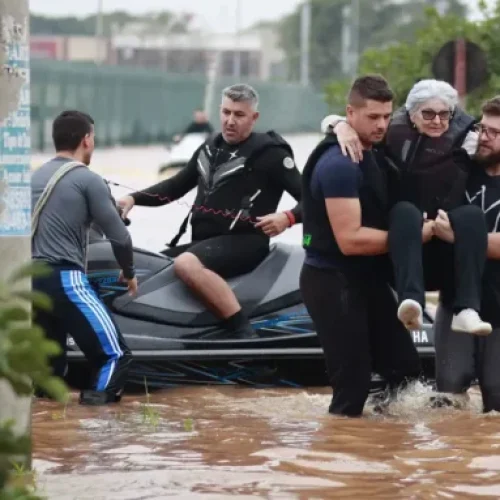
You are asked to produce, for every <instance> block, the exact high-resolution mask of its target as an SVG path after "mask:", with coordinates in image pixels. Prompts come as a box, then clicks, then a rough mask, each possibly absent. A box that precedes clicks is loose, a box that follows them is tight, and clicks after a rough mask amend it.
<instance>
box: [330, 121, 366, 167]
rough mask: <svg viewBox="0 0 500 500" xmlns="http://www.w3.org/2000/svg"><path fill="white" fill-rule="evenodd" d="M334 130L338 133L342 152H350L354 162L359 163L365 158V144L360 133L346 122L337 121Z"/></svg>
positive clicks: (345, 153)
mask: <svg viewBox="0 0 500 500" xmlns="http://www.w3.org/2000/svg"><path fill="white" fill-rule="evenodd" d="M334 132H335V133H336V134H337V139H338V141H339V145H340V149H341V150H342V154H343V155H344V156H347V154H349V156H350V158H351V160H352V161H353V162H355V163H359V162H360V161H361V160H362V159H363V145H362V144H361V141H360V140H359V135H358V133H357V132H356V131H355V130H354V129H353V128H352V127H351V126H350V125H349V124H348V123H346V122H339V123H337V125H335V130H334Z"/></svg>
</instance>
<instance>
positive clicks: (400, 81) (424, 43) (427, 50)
mask: <svg viewBox="0 0 500 500" xmlns="http://www.w3.org/2000/svg"><path fill="white" fill-rule="evenodd" d="M481 3H482V2H479V4H480V7H481ZM483 13H484V14H485V15H486V18H485V19H484V20H482V21H470V20H468V19H466V18H464V17H462V16H458V15H455V14H447V15H439V14H438V12H437V11H436V10H435V9H434V8H429V9H427V10H426V11H425V15H426V23H425V26H424V27H423V28H421V29H419V30H418V31H417V33H416V38H415V39H414V40H413V41H410V42H399V43H395V44H393V45H390V46H388V47H386V48H385V49H384V50H379V49H367V50H366V51H365V52H364V53H363V54H362V57H361V59H360V65H359V73H360V74H366V73H380V74H382V75H383V76H384V77H385V78H387V80H388V81H389V83H390V84H391V87H392V88H393V90H394V91H395V93H396V104H397V105H401V104H403V103H404V101H405V99H406V96H407V95H408V92H409V91H410V89H411V87H412V86H413V85H414V84H415V82H416V81H417V80H418V79H420V78H433V75H432V69H431V67H432V61H433V58H434V56H435V55H436V54H437V52H438V51H439V49H440V48H441V46H442V45H443V44H444V43H445V42H447V41H449V40H453V39H456V38H458V37H465V38H467V39H468V40H470V41H472V42H475V43H477V44H478V45H479V46H480V47H481V48H482V49H483V50H484V51H485V53H486V57H487V61H488V64H489V71H490V77H489V79H488V81H487V83H486V84H484V85H483V86H482V87H481V88H479V89H476V90H475V91H474V92H471V93H470V94H469V95H468V96H467V110H468V111H469V112H470V113H472V114H474V115H476V116H479V115H480V107H481V103H482V102H483V101H484V100H485V99H486V98H489V97H492V96H493V95H494V94H495V93H497V92H498V91H499V89H500V77H499V76H497V75H499V74H500V55H499V54H500V39H498V37H497V35H496V34H497V33H498V32H499V30H500V7H499V5H497V7H496V8H495V9H494V11H493V12H492V13H489V14H488V13H487V12H486V11H485V10H484V5H483ZM349 84H350V82H349V81H348V80H342V81H336V82H332V83H330V84H328V85H327V86H326V93H327V100H328V104H329V105H330V107H331V109H332V110H338V109H339V108H340V107H343V106H344V103H345V96H346V94H347V91H348V88H349Z"/></svg>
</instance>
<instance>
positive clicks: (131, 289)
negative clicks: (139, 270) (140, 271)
mask: <svg viewBox="0 0 500 500" xmlns="http://www.w3.org/2000/svg"><path fill="white" fill-rule="evenodd" d="M118 281H120V282H121V283H127V287H128V294H129V295H130V296H131V297H135V296H136V295H137V288H138V284H137V278H135V277H134V278H132V279H131V280H128V279H127V278H125V276H123V271H120V276H119V278H118Z"/></svg>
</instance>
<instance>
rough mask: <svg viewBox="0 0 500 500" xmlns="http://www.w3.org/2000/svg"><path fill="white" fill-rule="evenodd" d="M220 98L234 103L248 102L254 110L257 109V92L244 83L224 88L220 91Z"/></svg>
mask: <svg viewBox="0 0 500 500" xmlns="http://www.w3.org/2000/svg"><path fill="white" fill-rule="evenodd" d="M222 97H227V98H228V99H231V101H234V102H249V103H250V104H251V105H252V107H253V108H254V109H255V110H257V108H258V107H259V94H257V91H256V90H255V89H254V88H253V87H251V86H250V85H247V84H246V83H239V84H237V85H231V86H230V87H226V88H225V89H224V90H223V91H222Z"/></svg>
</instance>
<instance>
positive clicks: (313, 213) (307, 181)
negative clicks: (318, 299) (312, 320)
mask: <svg viewBox="0 0 500 500" xmlns="http://www.w3.org/2000/svg"><path fill="white" fill-rule="evenodd" d="M336 144H338V141H337V138H336V136H332V135H328V136H326V137H325V139H323V140H322V141H321V142H320V143H319V144H318V146H316V149H314V151H313V152H312V153H311V155H310V156H309V159H308V160H307V163H306V165H305V167H304V171H303V173H302V210H303V214H302V217H303V219H302V226H303V231H304V237H303V247H304V248H305V249H306V250H308V249H310V250H313V251H314V253H315V254H317V255H322V256H324V257H325V258H328V259H331V260H332V261H334V262H336V263H338V264H340V265H341V266H342V267H345V268H352V269H355V268H359V269H360V270H361V269H363V270H364V269H365V268H367V267H370V266H373V264H374V261H378V260H380V261H382V260H385V256H382V257H375V256H373V257H372V256H346V255H344V254H343V253H342V252H341V251H340V248H339V246H338V245H337V242H336V240H335V236H334V234H333V231H332V229H331V226H330V221H329V219H328V214H327V211H326V206H325V200H324V199H323V198H319V199H317V198H315V197H314V196H313V193H312V189H311V179H312V174H313V172H314V169H315V167H316V164H317V163H318V160H319V159H320V157H321V156H322V154H323V153H324V152H325V151H326V150H327V149H329V148H331V147H332V146H333V145H336ZM372 153H373V155H374V157H375V159H376V161H377V163H378V168H377V166H376V165H366V166H364V165H362V164H361V165H360V166H359V168H360V169H361V172H362V175H363V180H362V183H361V187H360V189H359V202H360V204H361V219H362V225H363V226H365V227H372V228H376V229H382V230H387V228H388V215H389V210H390V207H391V194H390V191H391V182H392V181H393V179H394V177H395V176H397V172H396V170H395V169H394V168H393V167H392V166H391V165H390V164H389V163H388V162H386V161H385V157H384V155H383V153H382V152H381V151H378V150H372ZM353 168H354V167H353Z"/></svg>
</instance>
